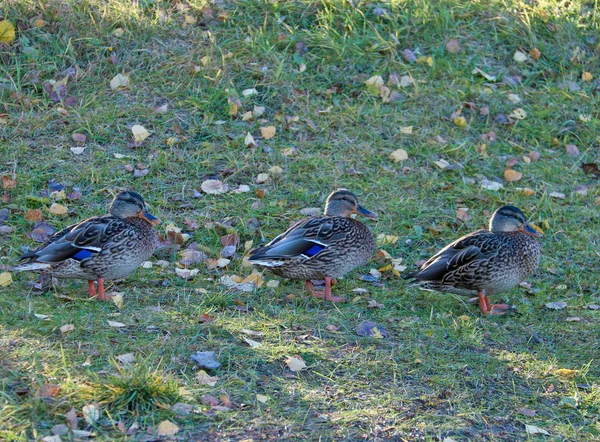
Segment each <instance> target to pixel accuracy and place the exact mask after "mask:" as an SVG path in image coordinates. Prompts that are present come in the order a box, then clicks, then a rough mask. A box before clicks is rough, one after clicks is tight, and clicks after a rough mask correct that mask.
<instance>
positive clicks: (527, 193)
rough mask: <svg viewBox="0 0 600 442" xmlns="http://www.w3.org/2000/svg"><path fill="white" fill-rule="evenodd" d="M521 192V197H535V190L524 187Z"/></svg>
mask: <svg viewBox="0 0 600 442" xmlns="http://www.w3.org/2000/svg"><path fill="white" fill-rule="evenodd" d="M521 192H522V193H523V195H525V196H532V195H535V190H533V189H530V188H529V187H525V188H523V190H521Z"/></svg>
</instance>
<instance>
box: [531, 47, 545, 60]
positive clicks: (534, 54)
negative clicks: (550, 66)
mask: <svg viewBox="0 0 600 442" xmlns="http://www.w3.org/2000/svg"><path fill="white" fill-rule="evenodd" d="M529 55H530V56H531V58H533V59H534V60H536V61H537V60H539V59H540V57H541V56H542V53H541V52H540V50H539V49H538V48H533V49H532V50H530V51H529Z"/></svg>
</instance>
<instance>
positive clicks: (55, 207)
mask: <svg viewBox="0 0 600 442" xmlns="http://www.w3.org/2000/svg"><path fill="white" fill-rule="evenodd" d="M48 212H50V213H54V214H55V215H65V214H66V213H67V212H68V210H67V208H66V207H65V206H63V205H62V204H57V203H52V205H51V206H50V208H49V209H48Z"/></svg>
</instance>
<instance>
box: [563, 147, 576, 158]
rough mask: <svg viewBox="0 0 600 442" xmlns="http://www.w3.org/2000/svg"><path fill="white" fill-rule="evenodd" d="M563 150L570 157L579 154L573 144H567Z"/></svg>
mask: <svg viewBox="0 0 600 442" xmlns="http://www.w3.org/2000/svg"><path fill="white" fill-rule="evenodd" d="M565 150H566V151H567V155H569V156H571V157H574V156H577V155H579V149H577V146H575V145H574V144H567V145H566V146H565Z"/></svg>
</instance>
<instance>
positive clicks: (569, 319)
mask: <svg viewBox="0 0 600 442" xmlns="http://www.w3.org/2000/svg"><path fill="white" fill-rule="evenodd" d="M565 321H566V322H581V321H582V319H581V318H580V317H579V316H570V317H568V318H565Z"/></svg>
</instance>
